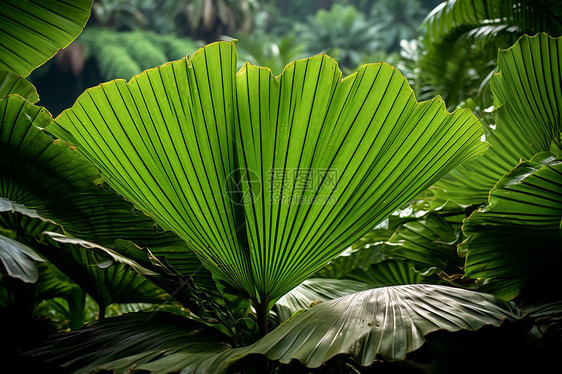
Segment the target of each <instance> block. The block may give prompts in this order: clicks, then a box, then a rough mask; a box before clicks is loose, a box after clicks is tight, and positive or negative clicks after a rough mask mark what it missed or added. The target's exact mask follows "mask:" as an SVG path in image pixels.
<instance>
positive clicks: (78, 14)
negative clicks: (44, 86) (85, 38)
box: [0, 0, 93, 77]
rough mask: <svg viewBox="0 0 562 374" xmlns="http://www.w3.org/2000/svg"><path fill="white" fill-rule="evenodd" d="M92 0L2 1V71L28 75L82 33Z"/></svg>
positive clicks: (0, 39) (0, 65) (0, 14)
mask: <svg viewBox="0 0 562 374" xmlns="http://www.w3.org/2000/svg"><path fill="white" fill-rule="evenodd" d="M92 1H93V0H72V1H71V0H33V1H32V0H29V1H19V0H4V1H2V2H0V56H1V57H0V70H7V71H10V72H13V73H15V74H18V75H21V76H22V77H26V76H28V75H29V73H31V71H32V70H34V69H35V68H37V67H38V66H41V65H43V64H44V63H45V62H46V61H47V60H49V59H50V58H51V57H53V56H54V55H55V53H57V51H58V50H59V49H60V48H64V47H66V46H67V45H69V44H70V43H71V42H72V41H73V40H74V38H76V37H77V36H78V34H80V33H81V32H82V29H83V28H84V26H85V25H86V21H87V20H88V18H89V17H90V9H91V7H92Z"/></svg>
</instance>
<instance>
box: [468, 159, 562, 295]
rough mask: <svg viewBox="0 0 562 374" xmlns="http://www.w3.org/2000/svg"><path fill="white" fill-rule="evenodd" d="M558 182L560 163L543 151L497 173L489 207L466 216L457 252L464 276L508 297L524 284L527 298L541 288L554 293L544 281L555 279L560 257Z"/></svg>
mask: <svg viewBox="0 0 562 374" xmlns="http://www.w3.org/2000/svg"><path fill="white" fill-rule="evenodd" d="M561 186H562V162H561V161H560V160H557V159H555V157H554V156H553V155H551V154H548V153H543V154H539V155H537V156H536V157H535V158H533V160H531V161H528V162H522V163H521V164H519V165H518V166H517V167H516V168H515V169H514V170H513V171H511V172H510V173H509V174H508V175H506V176H505V177H504V178H502V179H501V180H500V181H499V182H498V184H497V185H496V186H495V187H494V189H493V190H492V191H491V193H490V202H489V206H488V207H487V208H486V209H482V210H479V211H476V212H474V213H473V214H472V215H471V216H470V217H469V218H468V219H467V220H465V223H464V226H463V231H464V233H465V235H467V236H468V237H469V238H468V239H467V240H466V241H465V242H464V243H462V244H461V245H460V247H459V251H460V252H462V253H464V254H466V266H465V274H466V276H467V277H469V278H474V279H477V280H479V282H480V283H481V284H482V286H481V288H482V290H485V291H486V292H493V293H494V294H497V295H498V296H501V297H503V298H505V299H508V300H509V299H513V298H514V297H515V296H517V295H518V294H519V293H520V292H521V291H522V290H525V289H527V290H528V291H529V292H531V293H532V294H531V295H529V296H531V297H540V296H541V293H542V292H543V291H541V290H543V289H544V290H545V291H544V292H549V293H551V294H552V293H553V292H555V294H559V293H558V292H557V291H556V290H553V289H551V288H549V287H546V285H548V284H549V283H550V282H556V281H557V275H556V274H558V273H559V272H558V264H559V263H560V261H561V260H562V231H561V226H560V222H561V219H562V187H561ZM545 287H546V288H545ZM546 289H548V291H546Z"/></svg>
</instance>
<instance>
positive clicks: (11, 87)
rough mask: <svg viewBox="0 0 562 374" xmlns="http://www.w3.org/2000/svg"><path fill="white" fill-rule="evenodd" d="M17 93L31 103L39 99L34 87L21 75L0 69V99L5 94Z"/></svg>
mask: <svg viewBox="0 0 562 374" xmlns="http://www.w3.org/2000/svg"><path fill="white" fill-rule="evenodd" d="M13 94H17V95H20V96H21V97H23V98H24V99H26V100H27V101H29V102H31V103H36V102H37V101H39V95H38V94H37V90H36V89H35V87H34V86H33V85H32V84H31V83H29V82H28V81H27V80H25V79H24V78H22V77H21V76H19V75H17V74H15V73H12V72H9V71H5V70H0V99H3V98H4V97H5V96H8V95H13Z"/></svg>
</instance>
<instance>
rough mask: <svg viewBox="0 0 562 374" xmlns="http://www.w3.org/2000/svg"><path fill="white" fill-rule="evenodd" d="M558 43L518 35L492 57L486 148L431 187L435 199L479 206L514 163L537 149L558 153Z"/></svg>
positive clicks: (561, 98) (561, 60)
mask: <svg viewBox="0 0 562 374" xmlns="http://www.w3.org/2000/svg"><path fill="white" fill-rule="evenodd" d="M561 47H562V39H561V38H551V37H549V36H548V35H546V34H539V35H536V36H533V37H528V36H524V37H522V38H521V39H520V40H519V41H518V42H517V43H516V44H515V45H514V46H513V47H511V48H509V49H507V50H505V51H501V52H500V53H499V56H498V73H497V74H495V75H494V76H493V77H492V78H491V82H490V86H491V90H492V93H493V95H494V107H495V109H494V112H493V113H494V116H495V119H496V125H495V129H488V130H487V134H486V139H487V141H488V142H489V143H490V145H491V146H490V149H489V150H488V152H486V154H485V155H484V156H482V157H479V158H477V159H475V160H472V161H470V162H467V163H465V164H464V165H461V166H460V167H459V168H457V169H455V170H454V171H452V172H451V173H449V174H448V175H447V176H445V177H444V178H443V179H441V180H440V181H439V182H438V183H437V184H436V187H437V188H439V189H442V190H443V191H444V192H443V193H439V194H438V197H439V198H441V199H451V200H454V201H456V202H459V203H463V204H473V203H483V202H485V201H486V199H487V196H488V193H489V191H490V190H491V189H492V187H493V186H494V185H495V184H496V182H497V181H498V180H499V179H500V178H501V177H502V176H503V175H505V174H507V173H508V172H509V171H510V170H511V169H513V168H514V167H515V166H516V165H517V164H518V163H519V160H520V159H524V160H530V159H531V158H532V157H533V156H534V155H535V154H537V153H539V152H542V151H553V152H556V153H559V152H561V151H560V150H561V149H562V144H561V140H560V133H561V131H562V120H561V118H562V117H561V116H562V87H561V86H560V81H561V79H562V76H561V73H560V71H561V67H562V53H561V52H560V51H561V50H562V48H561Z"/></svg>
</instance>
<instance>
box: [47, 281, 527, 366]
mask: <svg viewBox="0 0 562 374" xmlns="http://www.w3.org/2000/svg"><path fill="white" fill-rule="evenodd" d="M161 316H162V317H163V316H164V314H161ZM155 317H157V318H155V320H154V323H150V324H147V323H143V324H142V326H143V327H142V328H141V327H139V325H140V324H141V323H142V318H143V314H136V315H131V316H123V317H118V318H113V319H107V320H102V321H98V322H96V323H92V324H91V326H89V327H88V328H87V329H84V330H82V331H80V332H74V333H70V334H67V335H66V336H60V337H58V338H55V339H54V340H53V345H52V346H51V347H47V348H46V349H43V350H41V351H40V352H38V353H40V354H41V355H42V356H43V358H48V359H49V360H52V361H54V362H57V363H62V365H63V366H64V367H67V368H69V369H73V372H76V373H87V372H90V371H92V370H99V369H114V370H117V372H118V373H121V372H127V370H131V369H132V370H141V371H142V370H148V371H150V372H152V373H158V374H160V373H162V374H163V373H169V372H184V373H197V374H201V373H213V374H216V373H223V372H225V371H226V369H227V368H228V367H229V366H230V365H232V364H233V363H235V362H237V361H239V360H240V359H242V358H244V357H247V356H250V355H254V354H260V355H264V356H265V357H267V358H268V359H270V360H279V361H280V362H281V363H289V362H290V361H291V360H299V361H300V362H302V363H303V364H305V365H306V366H307V367H311V368H313V367H318V366H320V365H321V364H322V363H323V362H325V361H327V360H329V359H330V358H332V357H334V356H336V355H339V354H346V355H352V356H353V357H354V358H355V360H356V361H357V362H358V363H359V364H360V365H370V364H371V363H372V362H373V361H374V360H375V359H377V358H383V359H385V360H390V361H394V360H401V359H403V358H404V357H405V355H406V354H407V353H409V352H412V351H414V350H416V349H418V348H419V347H420V346H421V345H422V344H423V343H424V337H425V336H426V335H427V334H429V333H431V332H433V331H437V330H446V331H451V332H452V331H458V330H461V329H465V330H477V329H479V328H481V327H483V326H486V325H491V326H499V325H500V324H501V323H502V322H503V321H505V320H516V319H518V318H519V312H518V311H517V310H516V309H515V308H514V307H512V306H511V305H509V304H507V303H505V302H502V301H501V300H499V299H497V298H495V297H493V296H491V295H487V294H481V293H476V292H473V291H467V290H462V289H456V288H451V287H444V286H430V285H408V286H395V287H384V288H378V289H374V290H365V291H360V292H357V293H353V294H350V295H347V296H343V297H340V298H337V299H334V300H331V301H324V302H322V303H320V304H318V305H316V306H314V307H312V308H311V309H310V310H308V311H306V312H304V313H301V314H299V315H297V316H295V317H293V318H291V319H290V320H289V321H287V322H285V323H284V324H282V325H281V326H279V327H278V328H277V329H276V330H274V331H272V332H271V333H269V334H268V335H266V336H265V337H263V338H262V339H261V340H259V341H257V342H256V343H254V344H252V345H249V346H246V347H240V348H230V347H229V346H228V345H226V344H222V343H220V341H215V342H210V341H209V340H206V339H205V340H203V338H201V337H197V336H195V335H193V336H190V335H191V330H190V328H189V327H188V325H189V322H187V321H184V322H182V321H180V320H179V319H177V318H170V319H168V320H163V319H161V318H160V316H155ZM144 318H146V317H144ZM126 320H127V321H129V323H125V324H123V323H122V322H121V321H126ZM135 321H136V322H135ZM164 322H166V323H164ZM170 322H171V323H170ZM182 323H183V324H186V325H187V326H186V328H177V327H172V326H178V327H179V326H180V325H179V324H182ZM159 324H160V326H158V325H159ZM133 335H134V336H135V337H136V338H135V339H134V340H132V339H130V337H131V336H133ZM133 341H134V342H135V343H137V342H138V344H132V342H133ZM116 346H119V347H120V349H115V347H116ZM95 347H103V348H102V349H101V350H97V349H95ZM79 351H83V352H84V353H85V355H79V354H76V352H79ZM162 353H165V354H164V355H162ZM106 354H109V355H108V356H105V355H106ZM73 357H81V358H79V359H76V360H72V358H73Z"/></svg>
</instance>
